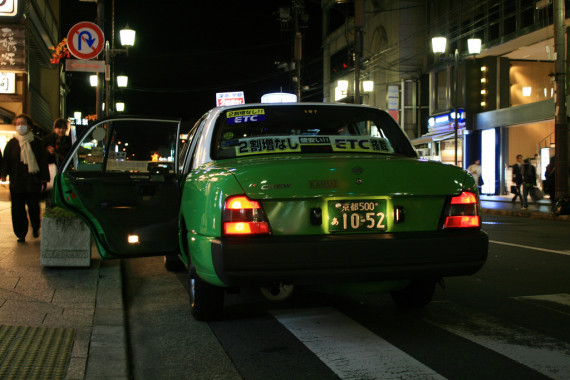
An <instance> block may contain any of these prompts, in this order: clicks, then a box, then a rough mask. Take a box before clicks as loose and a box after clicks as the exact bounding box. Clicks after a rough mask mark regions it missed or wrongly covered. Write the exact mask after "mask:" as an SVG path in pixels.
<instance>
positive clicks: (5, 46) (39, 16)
mask: <svg viewBox="0 0 570 380" xmlns="http://www.w3.org/2000/svg"><path fill="white" fill-rule="evenodd" d="M60 39H61V38H60V27H59V0H6V1H3V2H2V3H1V4H0V149H2V151H3V150H4V147H5V145H6V142H7V141H8V140H9V139H10V138H12V137H13V136H14V133H15V132H14V127H13V126H12V125H11V123H12V120H13V119H14V117H15V116H17V115H18V114H20V113H27V114H29V115H30V116H32V118H33V119H34V121H35V123H36V125H35V130H36V133H38V134H40V135H43V134H45V133H47V132H49V131H51V127H52V122H53V120H54V119H55V118H57V117H60V116H61V115H64V114H65V112H64V109H63V107H64V104H65V102H64V95H65V93H64V83H65V81H64V75H63V72H62V71H61V67H60V66H61V65H54V64H51V63H50V59H51V54H52V51H51V50H50V47H52V46H56V45H57V44H58V42H59V41H60Z"/></svg>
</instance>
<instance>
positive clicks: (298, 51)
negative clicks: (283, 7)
mask: <svg viewBox="0 0 570 380" xmlns="http://www.w3.org/2000/svg"><path fill="white" fill-rule="evenodd" d="M304 8H305V5H304V3H303V0H293V24H294V31H293V33H294V34H293V39H294V40H293V60H294V64H295V76H294V77H293V82H295V94H296V95H297V101H299V102H300V101H301V88H302V87H301V59H302V58H303V35H302V34H301V26H300V18H301V15H302V14H303V12H304Z"/></svg>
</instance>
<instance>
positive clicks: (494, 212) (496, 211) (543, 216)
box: [482, 208, 570, 222]
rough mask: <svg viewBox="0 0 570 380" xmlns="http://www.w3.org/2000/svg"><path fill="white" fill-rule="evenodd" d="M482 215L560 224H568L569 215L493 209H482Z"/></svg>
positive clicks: (569, 220)
mask: <svg viewBox="0 0 570 380" xmlns="http://www.w3.org/2000/svg"><path fill="white" fill-rule="evenodd" d="M482 212H483V214H489V215H507V216H518V217H524V218H531V219H543V220H554V221H560V222H570V215H558V216H555V215H552V214H547V213H544V212H537V211H515V210H500V209H493V208H483V209H482Z"/></svg>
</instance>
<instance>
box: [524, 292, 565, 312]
mask: <svg viewBox="0 0 570 380" xmlns="http://www.w3.org/2000/svg"><path fill="white" fill-rule="evenodd" d="M513 299H515V300H518V301H531V302H532V301H547V302H552V303H556V304H559V305H564V306H570V294H567V293H560V294H544V295H537V296H521V297H513ZM547 302H532V303H533V304H534V305H536V306H540V307H542V308H544V309H547V310H550V311H554V312H556V313H560V314H564V315H568V316H570V314H569V313H567V312H564V311H562V310H558V309H557V308H555V307H551V306H550V305H549V304H548V303H547Z"/></svg>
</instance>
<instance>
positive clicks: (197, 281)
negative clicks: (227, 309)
mask: <svg viewBox="0 0 570 380" xmlns="http://www.w3.org/2000/svg"><path fill="white" fill-rule="evenodd" d="M189 274H190V275H189V278H190V289H189V294H190V312H191V313H192V316H193V317H194V318H195V319H196V320H198V321H212V320H217V319H220V318H221V316H222V312H223V309H224V288H222V287H219V286H214V285H212V284H209V283H207V282H206V281H204V280H202V279H201V278H200V277H198V275H197V274H196V270H195V269H194V267H190V269H189Z"/></svg>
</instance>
